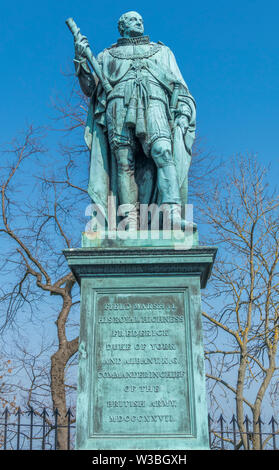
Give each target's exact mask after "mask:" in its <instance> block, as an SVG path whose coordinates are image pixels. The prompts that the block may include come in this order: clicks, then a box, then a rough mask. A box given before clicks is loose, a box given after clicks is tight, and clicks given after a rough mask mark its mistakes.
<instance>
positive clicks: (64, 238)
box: [0, 126, 85, 449]
mask: <svg viewBox="0 0 279 470" xmlns="http://www.w3.org/2000/svg"><path fill="white" fill-rule="evenodd" d="M45 152H46V151H45V149H44V148H43V146H42V144H41V136H40V134H39V132H38V130H35V129H33V128H32V126H30V127H29V128H28V130H27V131H26V132H25V133H24V134H23V136H22V137H21V138H19V139H17V140H15V141H14V142H13V143H12V144H11V145H10V146H9V147H8V150H7V151H6V152H4V153H3V158H2V162H4V163H3V166H2V171H1V225H0V235H1V240H2V241H3V244H5V247H6V248H7V249H6V250H5V252H4V255H3V257H2V271H1V272H2V275H5V277H6V282H5V284H4V283H2V286H3V285H5V288H2V296H1V304H2V312H3V313H4V315H5V316H4V317H3V325H7V324H10V323H11V322H12V321H14V320H15V319H16V318H18V317H19V316H20V315H22V312H23V310H24V309H26V306H28V308H29V311H30V314H31V315H35V314H36V315H37V314H38V312H39V315H40V316H41V319H42V320H43V318H42V316H43V315H44V310H46V309H47V307H46V305H47V304H46V303H44V302H43V300H44V301H46V295H47V294H48V295H51V296H55V299H56V300H55V302H53V305H52V307H50V306H49V307H48V309H49V308H54V310H56V314H55V324H56V331H57V347H56V350H55V352H54V353H53V354H52V356H51V365H50V390H51V396H52V403H53V407H54V409H57V410H58V412H59V423H58V424H60V425H63V424H65V423H66V419H67V418H66V413H67V397H66V388H67V387H66V386H65V368H66V366H67V364H68V363H69V361H70V360H71V358H73V356H74V355H75V354H76V353H77V349H78V335H77V332H75V336H74V337H73V338H70V336H71V331H69V328H70V325H69V315H70V312H73V308H74V306H75V305H78V303H79V297H78V289H77V288H76V294H75V285H76V281H75V279H74V277H73V275H72V273H71V272H69V269H68V266H67V264H66V262H65V260H64V257H63V255H62V250H63V248H70V247H71V246H73V244H74V243H76V244H78V242H79V235H80V232H81V230H80V227H77V226H78V222H79V221H80V220H81V219H82V217H81V216H80V215H79V212H80V210H81V209H80V207H81V205H80V199H79V195H81V197H82V196H83V197H85V194H84V192H83V191H82V189H81V188H78V187H77V186H76V185H73V186H72V187H71V185H70V184H69V181H68V179H69V173H70V172H74V171H75V168H74V167H73V165H71V163H69V162H68V163H67V164H66V165H65V158H66V159H67V158H68V157H67V155H66V154H65V153H64V154H62V155H60V156H59V157H58V156H57V154H55V156H54V158H53V160H52V161H55V162H56V165H54V168H55V169H56V170H57V171H60V175H62V171H63V172H64V173H65V172H66V178H65V182H64V183H65V184H64V185H62V186H61V185H60V184H55V183H54V182H53V181H54V180H55V179H56V178H55V177H54V174H52V176H51V172H52V167H51V156H50V155H49V154H48V156H47V166H48V171H47V173H48V174H49V175H50V176H49V177H46V165H45V159H46V156H45ZM58 158H59V159H60V162H61V165H62V167H63V170H61V169H60V164H59V163H60V162H58V163H57V159H58ZM62 161H63V163H62ZM34 181H35V183H34ZM65 185H67V186H68V191H67V193H65V191H64V187H65ZM71 190H72V192H71ZM76 193H78V194H77V195H76ZM76 212H77V214H78V215H77V216H75V213H76ZM82 213H84V208H83V211H82ZM9 287H10V288H9ZM36 312H37V313H36ZM72 315H73V313H72ZM66 439H67V437H66V431H63V429H62V428H60V429H59V435H58V447H59V448H60V449H65V448H66V444H67V443H66Z"/></svg>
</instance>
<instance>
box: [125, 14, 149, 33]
mask: <svg viewBox="0 0 279 470" xmlns="http://www.w3.org/2000/svg"><path fill="white" fill-rule="evenodd" d="M122 24H123V37H126V38H129V37H136V36H142V35H143V32H144V27H143V19H142V17H141V16H140V14H139V13H137V12H136V11H130V12H129V13H126V14H125V16H124V18H123V23H122Z"/></svg>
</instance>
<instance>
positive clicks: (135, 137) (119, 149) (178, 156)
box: [74, 12, 196, 230]
mask: <svg viewBox="0 0 279 470" xmlns="http://www.w3.org/2000/svg"><path fill="white" fill-rule="evenodd" d="M118 29H119V33H120V36H121V37H120V39H118V41H117V43H116V44H113V45H112V46H110V47H108V48H107V49H105V50H104V51H103V52H101V53H100V54H99V55H98V57H97V61H98V64H99V66H100V70H101V73H102V76H103V78H104V80H105V81H106V82H107V83H108V84H109V90H110V91H109V92H108V89H105V88H106V87H104V85H103V81H101V80H99V79H98V78H97V77H96V75H95V74H94V72H92V71H91V70H90V68H89V66H88V63H87V60H86V53H85V51H86V48H88V47H89V45H88V41H87V38H86V37H85V36H82V35H81V34H79V35H78V36H77V37H76V39H75V59H74V63H75V67H76V74H77V76H78V78H79V82H80V86H81V88H82V90H83V92H84V93H85V95H86V96H88V97H90V106H89V110H88V119H87V125H86V131H85V139H86V143H87V145H88V147H89V149H90V151H91V165H90V177H89V188H88V192H89V195H90V196H91V198H92V200H93V201H94V202H95V203H96V204H99V205H100V206H101V207H102V208H103V211H104V214H105V215H106V216H107V210H108V207H107V206H108V196H114V197H115V198H116V201H117V202H116V204H117V207H118V208H120V209H121V212H120V214H119V215H121V216H123V217H126V218H127V220H128V222H129V228H133V229H136V228H137V211H138V205H139V204H140V203H143V204H151V203H156V204H158V205H162V204H164V205H165V207H167V208H168V211H169V217H170V220H171V221H172V223H177V222H178V220H179V222H180V223H181V228H182V230H185V229H186V228H187V227H188V224H187V222H186V221H185V220H184V219H183V218H181V216H180V213H179V210H178V208H179V206H180V205H184V204H187V192H188V191H187V189H188V169H189V166H190V161H191V149H192V144H193V141H194V137H195V118H196V112H195V102H194V99H193V97H192V96H191V94H190V93H189V90H188V87H187V85H186V83H185V81H184V80H183V78H182V75H181V73H180V71H179V68H178V66H177V64H176V61H175V58H174V55H173V54H172V52H171V51H170V49H169V48H168V47H166V46H165V45H163V44H162V43H160V42H159V43H154V42H151V41H150V40H149V37H148V36H144V35H143V33H144V27H143V20H142V17H141V16H140V15H139V14H138V13H136V12H128V13H125V14H124V15H122V16H121V18H120V19H119V22H118Z"/></svg>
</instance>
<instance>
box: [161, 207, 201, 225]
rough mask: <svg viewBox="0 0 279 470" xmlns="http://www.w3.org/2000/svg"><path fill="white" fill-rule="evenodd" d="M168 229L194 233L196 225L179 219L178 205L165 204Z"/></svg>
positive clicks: (179, 208) (179, 210)
mask: <svg viewBox="0 0 279 470" xmlns="http://www.w3.org/2000/svg"><path fill="white" fill-rule="evenodd" d="M166 212H167V221H168V227H170V228H171V230H182V231H183V232H188V231H189V232H192V231H193V232H195V231H196V230H197V224H195V223H194V222H190V221H188V220H185V219H183V218H182V217H181V205H180V204H166Z"/></svg>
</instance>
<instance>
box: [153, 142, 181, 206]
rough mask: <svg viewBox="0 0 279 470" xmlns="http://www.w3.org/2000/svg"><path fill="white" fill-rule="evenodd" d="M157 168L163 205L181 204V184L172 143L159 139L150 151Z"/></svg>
mask: <svg viewBox="0 0 279 470" xmlns="http://www.w3.org/2000/svg"><path fill="white" fill-rule="evenodd" d="M150 153H151V157H152V158H153V160H154V162H155V163H156V166H157V184H158V189H159V192H160V195H161V201H162V203H163V204H180V202H181V200H180V192H179V184H178V178H177V173H176V168H175V164H174V161H173V158H172V146H171V141H170V140H168V139H165V138H162V139H160V138H158V139H157V140H155V142H153V144H152V145H151V149H150Z"/></svg>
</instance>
